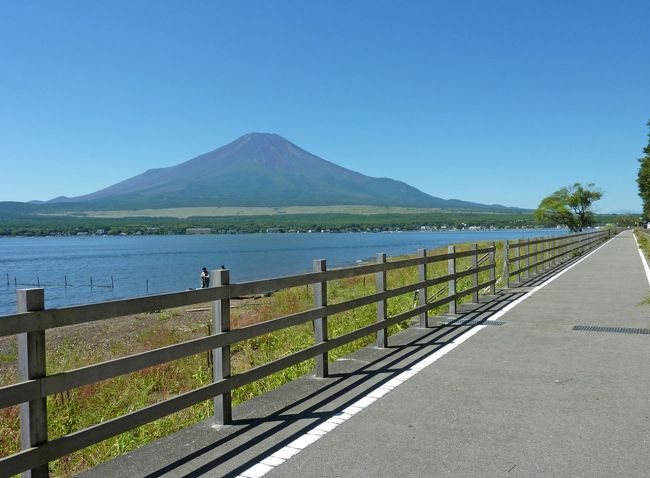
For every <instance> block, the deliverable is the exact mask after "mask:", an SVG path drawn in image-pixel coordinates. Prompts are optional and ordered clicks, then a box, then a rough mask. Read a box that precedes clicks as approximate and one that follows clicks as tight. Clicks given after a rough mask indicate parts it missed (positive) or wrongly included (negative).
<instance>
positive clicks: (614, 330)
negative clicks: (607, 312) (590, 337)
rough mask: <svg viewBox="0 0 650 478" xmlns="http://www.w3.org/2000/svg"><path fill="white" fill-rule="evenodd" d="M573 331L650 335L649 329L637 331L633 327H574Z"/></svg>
mask: <svg viewBox="0 0 650 478" xmlns="http://www.w3.org/2000/svg"><path fill="white" fill-rule="evenodd" d="M573 330H580V331H583V332H612V333H615V334H642V335H650V329H637V328H634V327H604V326H602V325H574V326H573Z"/></svg>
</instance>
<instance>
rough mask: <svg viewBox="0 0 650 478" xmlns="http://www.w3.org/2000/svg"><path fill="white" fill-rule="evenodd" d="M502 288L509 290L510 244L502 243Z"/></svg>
mask: <svg viewBox="0 0 650 478" xmlns="http://www.w3.org/2000/svg"><path fill="white" fill-rule="evenodd" d="M503 287H505V288H506V289H508V288H510V243H509V242H508V241H504V243H503Z"/></svg>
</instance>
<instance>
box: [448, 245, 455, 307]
mask: <svg viewBox="0 0 650 478" xmlns="http://www.w3.org/2000/svg"><path fill="white" fill-rule="evenodd" d="M447 252H448V253H449V254H455V253H456V246H448V247H447ZM447 273H448V274H449V275H452V274H456V257H455V256H454V257H452V258H450V259H448V260H447ZM453 295H456V278H455V277H454V278H452V279H449V296H450V297H451V296H453ZM449 313H450V314H455V313H456V298H454V300H452V301H451V302H449Z"/></svg>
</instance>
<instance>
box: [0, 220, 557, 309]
mask: <svg viewBox="0 0 650 478" xmlns="http://www.w3.org/2000/svg"><path fill="white" fill-rule="evenodd" d="M560 234H566V231H565V230H557V229H548V230H540V229H535V230H521V229H519V230H498V231H449V232H398V233H368V234H365V233H346V234H326V233H317V234H241V235H206V236H126V237H124V236H122V237H115V236H110V237H42V238H36V237H35V238H28V237H12V238H0V274H1V275H0V315H6V314H11V313H13V312H15V311H16V288H28V287H35V286H36V285H37V283H40V285H41V287H45V304H46V307H47V308H53V307H62V306H66V305H73V304H84V303H90V302H100V301H106V300H115V299H121V298H126V297H136V296H142V295H148V294H157V293H163V292H174V291H181V290H186V289H188V288H192V287H194V288H196V287H200V280H199V273H200V270H201V267H204V266H205V267H207V268H208V270H212V269H218V268H219V267H220V266H221V265H222V264H223V265H225V266H226V267H227V268H228V269H230V271H231V272H230V280H231V282H243V281H249V280H255V279H261V278H270V277H279V276H284V275H291V274H297V273H301V272H306V271H310V270H311V268H312V260H313V259H327V266H328V268H332V267H341V266H346V265H351V264H354V263H355V262H356V261H359V260H367V259H370V258H373V257H374V256H375V254H376V253H378V252H385V253H386V254H387V255H388V256H397V255H403V254H412V253H414V252H415V251H416V250H417V249H419V248H426V249H433V248H436V247H440V246H445V245H448V244H458V243H463V242H476V241H484V240H490V241H498V240H504V239H517V238H526V237H539V236H551V235H560ZM91 277H92V282H93V287H92V288H91V287H90V281H91ZM66 280H67V287H65V283H66ZM111 280H112V281H113V284H114V288H109V287H107V286H110V284H111ZM15 283H17V285H15Z"/></svg>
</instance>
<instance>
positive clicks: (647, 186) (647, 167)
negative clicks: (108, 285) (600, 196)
mask: <svg viewBox="0 0 650 478" xmlns="http://www.w3.org/2000/svg"><path fill="white" fill-rule="evenodd" d="M648 127H649V128H650V121H648ZM648 138H649V139H648V145H647V146H646V147H645V148H643V152H644V154H645V156H643V157H642V158H639V163H641V165H640V166H639V173H638V175H637V178H636V182H637V184H638V185H639V196H641V201H642V202H643V217H644V219H645V220H648V219H650V133H648Z"/></svg>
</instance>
